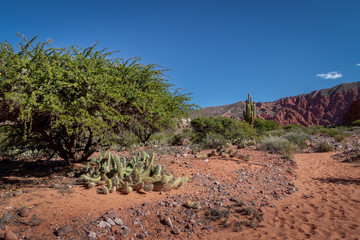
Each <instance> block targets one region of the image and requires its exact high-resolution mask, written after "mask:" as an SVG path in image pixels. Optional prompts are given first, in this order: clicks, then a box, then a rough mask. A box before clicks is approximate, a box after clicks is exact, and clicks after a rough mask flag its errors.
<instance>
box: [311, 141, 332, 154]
mask: <svg viewBox="0 0 360 240" xmlns="http://www.w3.org/2000/svg"><path fill="white" fill-rule="evenodd" d="M315 151H317V152H331V151H334V146H333V145H331V144H330V143H328V142H326V141H322V142H319V143H318V144H316V146H315Z"/></svg>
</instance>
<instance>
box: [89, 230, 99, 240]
mask: <svg viewBox="0 0 360 240" xmlns="http://www.w3.org/2000/svg"><path fill="white" fill-rule="evenodd" d="M96 239H97V236H96V233H95V232H93V231H90V232H89V233H88V240H96Z"/></svg>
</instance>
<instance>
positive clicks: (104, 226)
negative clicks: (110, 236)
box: [99, 221, 111, 228]
mask: <svg viewBox="0 0 360 240" xmlns="http://www.w3.org/2000/svg"><path fill="white" fill-rule="evenodd" d="M99 227H101V228H111V225H110V223H108V222H105V221H100V222H99Z"/></svg>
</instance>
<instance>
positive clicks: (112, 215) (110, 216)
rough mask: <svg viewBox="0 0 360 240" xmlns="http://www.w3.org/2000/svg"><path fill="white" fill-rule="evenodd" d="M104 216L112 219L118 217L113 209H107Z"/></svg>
mask: <svg viewBox="0 0 360 240" xmlns="http://www.w3.org/2000/svg"><path fill="white" fill-rule="evenodd" d="M106 216H107V217H108V218H112V219H114V218H117V217H119V216H118V215H117V213H116V212H115V211H114V210H109V211H107V212H106ZM104 217H105V216H104Z"/></svg>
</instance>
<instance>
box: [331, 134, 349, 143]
mask: <svg viewBox="0 0 360 240" xmlns="http://www.w3.org/2000/svg"><path fill="white" fill-rule="evenodd" d="M348 136H349V134H344V133H339V134H336V135H335V136H334V139H335V141H337V142H342V141H344V139H345V138H347V137H348Z"/></svg>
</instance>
